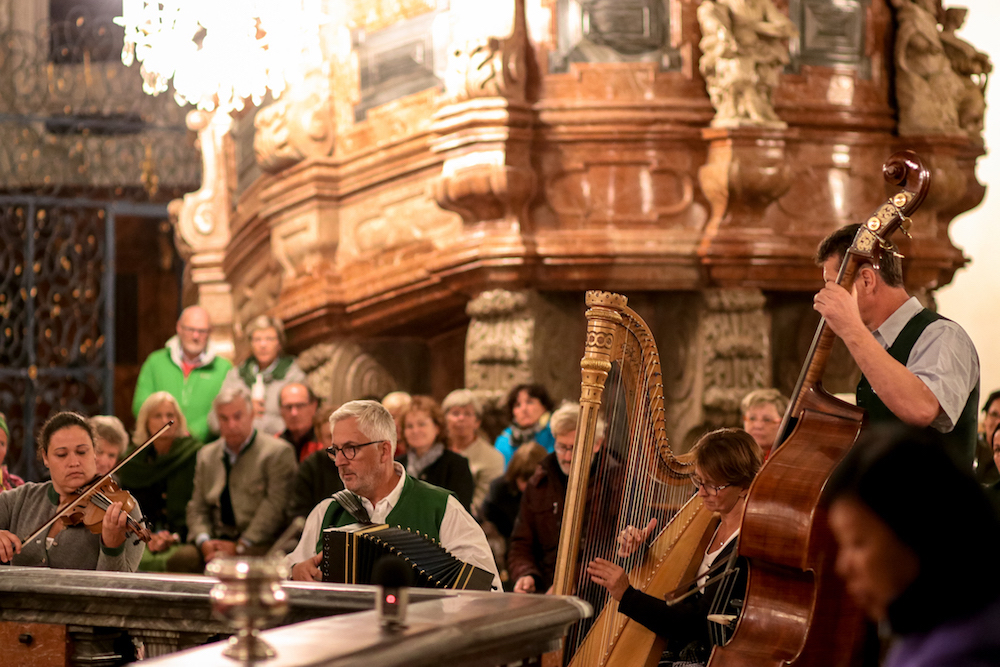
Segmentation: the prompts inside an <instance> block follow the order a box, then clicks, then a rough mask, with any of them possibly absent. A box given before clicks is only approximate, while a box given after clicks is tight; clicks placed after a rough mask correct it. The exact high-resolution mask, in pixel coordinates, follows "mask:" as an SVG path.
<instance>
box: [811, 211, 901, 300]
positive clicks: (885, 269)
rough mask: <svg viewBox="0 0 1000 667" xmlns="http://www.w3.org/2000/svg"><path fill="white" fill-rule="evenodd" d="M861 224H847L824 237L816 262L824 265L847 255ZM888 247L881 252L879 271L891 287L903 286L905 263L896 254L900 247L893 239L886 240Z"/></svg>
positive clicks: (883, 279) (817, 251)
mask: <svg viewBox="0 0 1000 667" xmlns="http://www.w3.org/2000/svg"><path fill="white" fill-rule="evenodd" d="M859 229H861V225H858V224H852V225H845V226H844V227H841V228H840V229H838V230H837V231H835V232H833V233H831V234H830V235H829V236H827V237H826V238H825V239H823V240H822V241H821V242H820V244H819V247H818V248H817V249H816V257H815V260H816V263H817V264H820V265H822V264H823V263H824V262H826V260H828V259H830V258H831V257H839V258H840V259H843V258H844V256H845V255H847V250H848V249H849V248H850V247H851V245H852V244H853V243H854V237H855V236H857V234H858V230H859ZM885 244H886V248H885V249H884V250H882V251H881V252H880V253H879V257H878V265H879V266H878V273H879V275H880V276H882V281H883V282H884V283H885V284H886V285H888V286H889V287H902V286H903V263H902V262H901V261H900V259H899V256H898V255H897V254H896V253H898V252H899V249H898V248H897V247H896V244H894V243H893V242H892V241H889V240H886V241H885Z"/></svg>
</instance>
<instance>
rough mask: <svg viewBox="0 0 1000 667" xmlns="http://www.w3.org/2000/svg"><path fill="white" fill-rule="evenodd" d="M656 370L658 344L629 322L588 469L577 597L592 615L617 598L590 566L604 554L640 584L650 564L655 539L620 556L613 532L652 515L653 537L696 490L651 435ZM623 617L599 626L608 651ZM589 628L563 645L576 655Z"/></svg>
mask: <svg viewBox="0 0 1000 667" xmlns="http://www.w3.org/2000/svg"><path fill="white" fill-rule="evenodd" d="M660 375H661V373H660V365H659V360H658V358H657V355H656V352H655V346H653V345H643V344H642V341H641V340H640V339H639V338H638V337H637V335H636V333H635V330H634V329H633V328H632V327H626V328H625V331H624V341H623V350H622V357H621V359H620V360H616V361H615V362H613V364H612V370H611V373H610V374H609V377H608V380H607V382H606V384H605V390H604V394H603V397H602V404H603V405H602V409H601V414H602V416H603V421H604V424H605V429H604V437H603V442H602V443H601V445H600V450H599V452H598V453H597V454H595V455H594V460H593V467H592V469H591V482H590V488H589V493H588V502H587V514H586V520H585V521H584V527H583V535H582V537H581V554H580V559H579V561H578V562H579V568H578V577H577V589H576V590H577V592H576V595H577V596H579V597H581V598H583V599H584V600H587V601H588V602H590V603H591V604H592V605H593V606H594V617H595V618H596V617H597V615H598V614H599V613H600V611H601V609H602V608H603V607H605V606H607V605H611V607H610V608H609V611H615V612H617V605H618V603H617V601H616V600H614V598H612V597H611V596H610V594H608V593H607V591H606V590H605V589H604V588H603V587H601V586H599V585H598V584H595V583H593V582H591V581H590V578H589V577H588V576H587V574H586V565H587V563H589V562H591V561H592V560H593V559H594V558H597V557H601V558H604V559H606V560H609V561H611V562H613V563H617V564H618V565H621V566H622V567H623V568H624V569H625V570H626V572H632V571H633V570H636V571H635V572H634V573H633V574H632V575H631V576H630V580H631V582H632V584H633V585H634V586H636V587H637V588H640V589H641V588H643V584H644V581H643V580H642V579H643V578H644V577H645V576H647V575H648V574H649V573H650V572H651V568H649V567H642V568H640V567H639V566H640V565H641V564H644V563H646V562H647V561H646V556H647V553H648V549H649V544H650V542H651V541H652V539H650V540H647V541H646V542H644V543H643V544H642V545H640V547H639V548H638V549H637V550H636V551H635V552H634V553H633V554H631V555H630V556H627V557H620V556H619V555H618V553H617V552H618V544H617V541H616V537H617V536H618V535H619V534H621V532H622V531H623V530H624V529H625V528H626V527H628V526H634V527H636V528H644V527H645V526H646V525H647V524H648V523H649V521H650V519H651V518H656V520H657V526H656V530H655V531H654V535H655V534H657V533H659V532H660V531H661V530H662V529H663V528H664V527H666V524H667V523H668V522H669V520H670V518H672V517H673V515H674V514H675V513H676V512H677V510H678V509H679V508H680V507H681V506H682V505H683V504H684V502H686V501H687V500H688V499H689V498H690V497H691V496H692V495H693V493H694V487H693V486H692V485H691V484H690V483H689V482H687V481H686V480H683V479H682V480H679V482H678V480H674V479H671V478H670V474H669V472H668V471H666V470H665V466H664V464H663V463H662V462H661V461H660V457H659V452H658V444H659V443H657V441H656V434H655V427H656V426H657V425H658V422H660V421H661V420H662V419H663V412H662V411H663V406H662V378H661V377H660ZM654 396H655V397H656V398H655V399H654ZM654 403H656V404H655V405H654ZM661 425H662V424H661ZM668 451H669V448H668ZM668 456H672V455H671V454H668ZM637 568H639V569H638V570H637ZM624 622H625V617H624V616H622V615H621V614H617V613H615V614H614V622H612V623H608V624H605V625H604V626H603V629H602V634H603V635H604V636H602V637H601V638H600V644H601V645H602V646H605V647H608V648H610V647H611V646H612V645H613V643H614V639H615V638H616V637H617V635H618V634H619V633H620V632H621V629H622V626H623V625H624ZM588 629H589V624H588V625H587V626H583V627H581V626H579V625H578V626H577V627H576V628H574V631H573V632H572V633H571V635H570V637H569V638H568V646H567V647H568V648H569V647H572V650H573V651H574V652H575V651H576V649H577V648H578V647H579V644H580V643H582V641H583V639H584V637H586V633H587V630H588ZM594 639H596V638H592V639H591V641H593V640H594Z"/></svg>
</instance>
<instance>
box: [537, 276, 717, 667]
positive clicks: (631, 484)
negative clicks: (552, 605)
mask: <svg viewBox="0 0 1000 667" xmlns="http://www.w3.org/2000/svg"><path fill="white" fill-rule="evenodd" d="M587 304H588V306H590V310H588V312H587V319H588V333H587V348H586V353H585V356H584V358H583V360H582V361H581V368H582V370H583V383H582V392H581V399H580V402H581V415H580V421H579V427H578V429H577V432H576V443H575V447H574V448H575V449H576V450H579V451H589V450H590V448H591V447H592V446H593V444H594V442H595V435H596V430H597V423H598V417H599V416H601V417H603V421H604V422H605V423H606V425H607V426H606V436H605V438H604V447H603V451H604V453H605V456H604V457H602V458H603V459H604V460H605V461H606V462H607V464H608V465H609V466H614V470H613V471H612V470H609V469H605V468H604V467H602V466H598V467H597V468H596V469H595V468H594V467H593V466H590V465H588V461H586V460H585V457H574V459H573V467H572V471H571V474H570V481H569V486H568V489H567V494H566V505H565V513H564V518H563V522H562V526H561V532H560V540H559V557H558V559H557V562H556V574H555V577H554V585H553V591H554V592H556V593H559V594H574V595H577V596H579V597H581V598H583V599H584V600H587V601H588V602H590V603H591V604H593V605H594V607H595V612H598V611H599V612H600V613H599V614H598V616H597V618H596V620H595V621H594V622H593V625H592V627H591V625H590V624H589V623H588V624H580V625H578V626H576V627H574V628H573V630H571V633H570V636H569V637H568V638H567V640H566V642H565V644H564V649H563V650H564V653H565V654H566V655H572V656H573V664H574V665H587V666H588V667H590V666H593V667H603V666H604V665H633V664H646V659H647V657H650V656H653V657H655V658H658V657H659V656H660V653H661V652H662V646H661V645H657V644H658V643H659V644H662V642H660V641H659V640H658V639H657V637H656V636H655V635H654V634H653V633H651V632H649V631H648V630H647V629H645V628H644V627H642V626H641V625H640V624H638V623H635V622H632V621H630V619H628V618H627V617H626V616H625V615H623V614H620V613H617V611H618V602H617V601H616V600H615V599H614V598H612V597H611V596H610V595H609V594H608V591H607V590H606V589H605V588H603V587H602V586H600V585H599V584H597V583H594V582H593V581H592V580H591V579H590V577H589V576H587V574H586V571H585V570H586V565H587V563H590V562H591V561H593V560H595V559H596V558H598V557H600V558H604V559H606V560H611V559H612V558H614V554H615V552H616V551H617V546H616V544H615V539H614V536H616V535H620V534H621V533H622V532H623V531H624V530H626V529H627V528H628V527H630V526H646V525H647V524H649V523H650V522H651V519H655V520H656V522H657V523H658V524H659V525H661V526H665V528H664V530H663V531H661V533H660V535H659V536H658V537H657V539H656V540H654V541H653V543H652V544H650V545H648V547H647V546H645V545H644V546H643V548H642V549H640V550H638V551H637V552H636V553H634V554H632V555H631V556H630V557H628V559H627V560H626V561H625V562H624V563H623V564H624V565H625V569H628V570H629V571H630V576H631V580H632V582H633V583H634V584H635V585H636V588H639V589H641V590H644V591H646V592H649V593H651V594H655V595H663V594H665V593H667V592H668V591H671V590H673V589H675V588H676V587H677V586H678V585H680V584H681V583H682V582H683V581H686V580H689V579H691V578H693V577H694V575H695V574H696V569H697V566H698V564H699V563H700V562H701V560H702V556H703V554H704V549H705V547H706V546H707V544H708V540H709V539H710V538H711V535H712V531H713V530H714V528H715V526H714V524H713V518H712V514H711V512H709V511H707V510H704V509H703V508H702V502H701V499H700V498H692V495H693V493H694V491H695V489H694V487H693V486H692V485H691V481H690V479H689V478H690V475H691V474H693V472H694V465H693V464H692V463H691V462H690V456H689V455H683V456H674V455H673V453H672V452H671V450H670V446H669V443H668V442H667V438H666V429H665V423H666V414H665V410H664V399H663V382H662V377H661V370H660V361H659V354H658V352H657V350H656V345H655V343H654V341H653V337H652V335H651V333H650V332H649V328H648V327H647V326H646V324H645V323H644V322H643V321H642V319H641V318H640V317H639V316H638V315H637V314H636V313H635V312H634V311H632V310H631V309H630V308H628V307H627V305H626V304H627V300H626V299H625V297H623V296H620V295H617V294H610V293H606V292H588V293H587ZM593 489H597V490H598V493H594V492H593ZM677 517H679V519H678V518H677ZM608 535H610V536H611V539H610V540H608V539H597V540H594V539H593V537H594V536H598V537H601V538H604V537H606V536H608Z"/></svg>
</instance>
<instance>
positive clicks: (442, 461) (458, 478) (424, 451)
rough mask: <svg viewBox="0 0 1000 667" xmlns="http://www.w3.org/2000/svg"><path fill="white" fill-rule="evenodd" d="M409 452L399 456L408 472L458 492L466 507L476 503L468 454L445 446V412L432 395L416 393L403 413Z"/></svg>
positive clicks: (461, 501) (404, 431) (420, 478)
mask: <svg viewBox="0 0 1000 667" xmlns="http://www.w3.org/2000/svg"><path fill="white" fill-rule="evenodd" d="M403 435H404V436H405V438H406V445H407V449H406V454H405V455H404V456H397V457H396V460H397V461H399V462H400V463H402V464H403V466H404V467H405V468H406V474H408V475H409V476H410V477H413V478H414V479H419V480H422V481H424V482H427V483H428V484H433V485H434V486H440V487H441V488H443V489H447V490H449V491H451V492H452V493H454V494H455V497H456V498H458V500H459V502H460V503H462V507H464V508H466V509H468V508H469V505H470V504H471V503H472V494H473V490H474V489H475V482H473V480H472V471H471V470H470V469H469V462H468V461H467V460H466V459H465V457H463V456H461V455H460V454H456V453H455V452H452V451H449V450H447V449H445V446H444V442H443V440H444V437H443V436H444V413H442V412H441V406H439V405H438V404H437V401H435V400H434V399H433V398H431V397H430V396H414V397H413V399H412V400H411V401H410V407H409V409H407V411H406V413H404V414H403Z"/></svg>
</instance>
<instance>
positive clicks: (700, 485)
mask: <svg viewBox="0 0 1000 667" xmlns="http://www.w3.org/2000/svg"><path fill="white" fill-rule="evenodd" d="M691 483H692V484H694V487H695V488H696V489H705V493H707V494H708V495H710V496H717V495H719V491H722V490H723V489H725V488H728V487H730V486H732V484H723V485H722V486H712V485H711V484H705V482H704V481H702V480H700V479H698V478H697V477H695V476H694V475H692V476H691Z"/></svg>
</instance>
